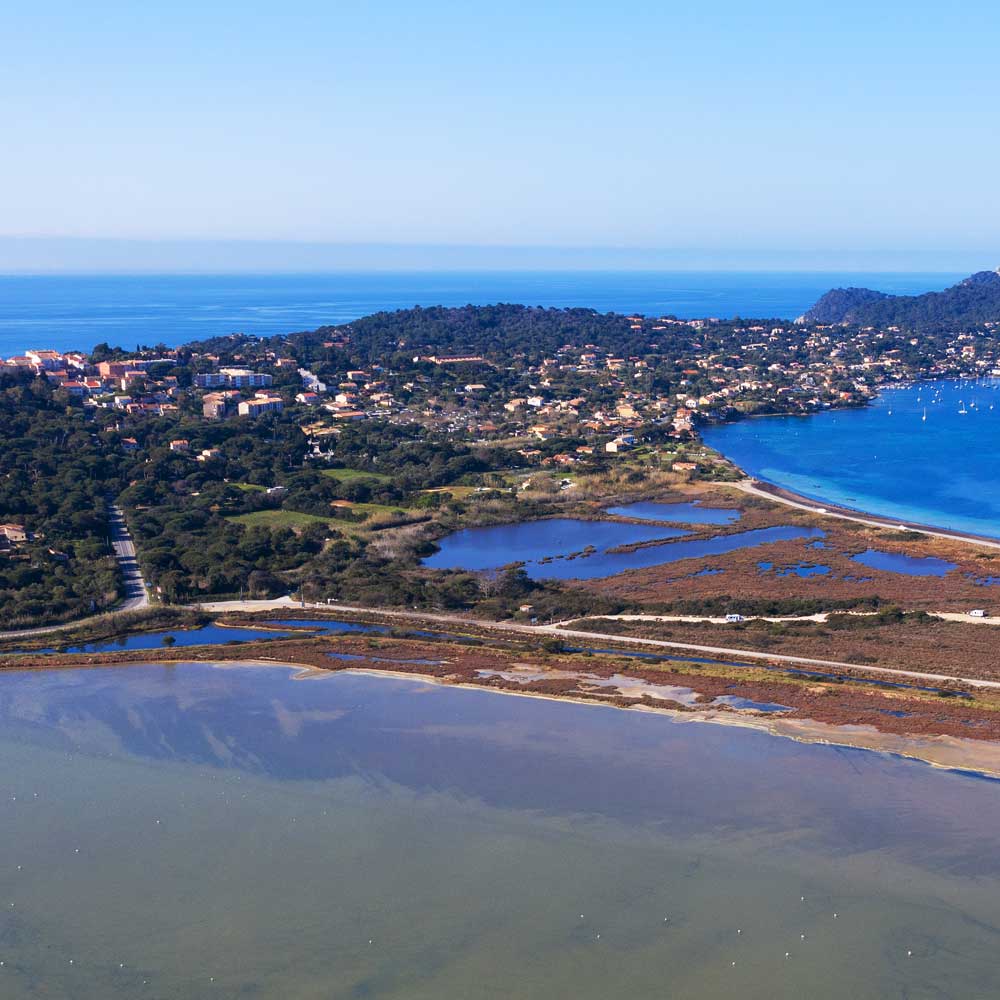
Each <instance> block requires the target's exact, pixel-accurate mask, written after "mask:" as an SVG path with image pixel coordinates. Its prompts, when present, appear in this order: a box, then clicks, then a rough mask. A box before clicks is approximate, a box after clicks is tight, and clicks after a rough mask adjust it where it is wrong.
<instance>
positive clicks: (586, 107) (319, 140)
mask: <svg viewBox="0 0 1000 1000" xmlns="http://www.w3.org/2000/svg"><path fill="white" fill-rule="evenodd" d="M17 6H18V7H19V8H20V9H17V10H16V11H7V12H6V13H5V14H4V16H3V19H2V31H3V38H4V43H3V60H2V61H0V94H2V95H3V96H2V97H0V101H2V103H3V115H2V119H0V120H2V123H3V133H4V143H3V145H4V148H5V152H4V154H3V156H0V192H2V193H0V238H2V237H53V236H57V237H90V238H94V237H98V238H116V239H135V240H143V241H145V240H156V241H163V240H168V241H175V242H173V243H171V245H175V246H177V247H178V250H177V253H178V254H179V255H180V257H183V254H184V250H183V247H184V246H187V245H188V243H187V241H200V240H216V241H218V240H221V241H231V240H253V241H264V242H265V243H267V242H269V241H295V242H298V243H313V244H324V243H348V244H355V243H365V244H376V245H385V244H420V245H427V244H461V245H473V246H486V247H503V246H517V247H529V248H531V247H534V248H538V247H569V248H589V247H602V248H639V249H643V248H657V249H658V250H662V251H665V252H666V253H667V257H668V258H670V259H673V258H671V257H670V255H671V254H673V255H674V256H676V255H677V254H678V253H680V254H681V258H682V257H683V254H684V253H685V252H687V251H688V250H689V249H693V250H695V251H696V252H697V253H701V254H703V255H705V254H707V259H708V260H709V262H711V258H712V255H713V254H717V255H718V257H719V259H720V260H725V261H727V262H729V263H730V264H731V265H733V266H740V264H741V263H744V264H746V265H748V266H753V265H754V264H756V263H758V262H762V261H767V260H777V259H779V258H781V259H783V258H782V255H785V256H787V255H789V254H791V255H792V258H793V259H799V260H801V262H802V264H803V266H813V265H818V264H820V263H821V262H824V261H825V262H828V263H829V264H830V265H831V266H834V267H836V266H845V265H846V266H850V265H851V263H858V264H861V265H862V266H869V267H877V266H879V264H880V263H881V264H883V265H885V266H887V267H899V266H903V267H905V266H921V267H927V268H929V269H933V268H940V269H952V268H955V269H963V268H964V267H965V265H966V263H967V262H969V261H971V260H972V259H973V258H975V259H976V260H979V261H980V263H981V264H982V266H984V267H985V266H991V267H993V266H996V265H997V264H998V263H1000V238H998V234H1000V183H998V181H997V163H998V162H1000V128H998V127H997V122H998V107H1000V60H998V58H997V51H996V46H997V39H998V37H1000V4H997V3H995V2H991V3H987V2H982V0H967V2H965V3H962V4H942V3H939V2H927V0H915V2H914V0H910V2H902V0H867V2H864V3H861V2H855V0H840V2H838V3H822V4H821V3H819V2H811V0H796V2H791V0H788V2H785V0H759V2H756V3H751V2H749V0H740V2H735V0H716V2H714V3H691V2H685V3H683V4H681V3H675V2H671V0H658V2H634V0H632V2H630V0H624V2H622V3H617V4H612V3H608V2H606V0H604V2H590V0H576V2H564V0H554V2H553V0H549V2H544V0H543V2H539V0H533V2H521V0H508V2H504V3H490V4H477V3H471V4H470V3H468V2H444V0H423V2H413V0H409V2H406V3H403V2H398V0H380V2H371V3H361V2H350V0H349V2H342V0H325V2H316V0H284V2H282V3H270V4H257V3H253V2H252V0H251V2H250V3H245V2H244V3H238V4H237V3H233V2H229V0H215V2H206V0H198V2H191V0H174V2H172V3H156V2H153V3H147V4H141V3H135V2H131V0H130V2H128V3H126V2H118V0H111V2H109V0H91V2H88V3H80V2H78V0H48V2H46V0H42V2H40V3H37V4H31V5H27V4H25V5H17ZM5 245H6V246H7V247H8V248H9V247H10V246H16V244H11V243H10V241H9V240H8V241H6V244H5ZM372 252H376V251H372ZM15 255H16V251H15ZM795 255H800V256H799V257H798V258H795ZM29 256H30V254H29ZM585 257H586V255H585V254H584V255H583V257H581V258H580V259H584V258H585ZM376 258H377V252H376ZM980 258H981V260H980ZM5 259H6V258H5ZM663 259H666V258H663ZM679 259H680V258H679Z"/></svg>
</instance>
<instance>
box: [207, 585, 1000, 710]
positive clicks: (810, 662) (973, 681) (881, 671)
mask: <svg viewBox="0 0 1000 1000" xmlns="http://www.w3.org/2000/svg"><path fill="white" fill-rule="evenodd" d="M191 607H193V608H195V609H196V610H200V611H220V612H221V611H278V610H284V611H287V610H288V609H289V608H305V609H309V610H315V611H334V612H344V613H347V614H366V615H381V616H382V617H383V618H389V619H392V620H396V621H406V622H414V623H420V622H424V623H427V622H433V623H435V624H441V625H449V626H452V627H455V626H460V627H461V626H465V627H468V626H474V627H476V628H482V629H493V630H496V631H498V632H515V633H517V634H519V635H529V636H535V637H536V638H537V637H538V636H539V635H543V636H544V635H549V636H552V635H554V636H558V637H559V638H561V639H565V638H572V639H586V640H587V641H588V642H589V643H591V644H593V643H594V642H601V643H612V644H614V643H620V644H624V643H627V644H629V645H638V646H649V647H652V649H670V650H678V651H680V652H683V653H691V654H699V655H700V654H704V653H709V654H711V655H712V656H727V657H734V658H737V659H741V660H762V661H766V662H768V663H779V664H780V663H787V664H789V665H790V666H796V667H817V668H820V669H821V670H824V671H831V670H832V671H834V672H838V673H839V672H842V671H854V672H855V673H861V674H871V675H873V676H878V677H886V676H888V677H898V678H900V679H902V680H905V681H907V682H910V681H921V682H933V683H935V684H943V683H947V682H949V681H955V680H960V681H962V682H963V683H964V684H968V685H969V686H970V687H978V688H991V689H997V690H1000V681H987V680H979V679H977V678H971V677H956V676H955V675H954V674H931V673H925V672H923V671H918V670H899V669H895V668H892V667H869V666H862V665H861V664H858V663H844V662H842V661H840V660H818V659H814V658H813V657H809V656H790V655H788V654H787V653H760V652H757V651H755V650H747V649H734V648H732V647H729V646H702V645H696V644H694V643H689V642H668V641H667V640H666V639H637V638H633V637H630V636H623V635H614V634H611V633H605V632H585V631H583V630H581V629H567V628H561V627H560V626H559V625H558V624H556V625H522V624H521V623H520V622H492V621H483V620H482V619H478V618H463V617H460V616H458V615H441V614H427V613H423V612H419V611H385V610H383V609H382V608H363V607H357V606H355V605H351V604H306V603H302V602H299V601H296V600H294V599H293V598H291V597H283V598H279V599H278V600H274V601H213V602H209V603H207V604H194V605H191Z"/></svg>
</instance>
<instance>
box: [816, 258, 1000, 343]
mask: <svg viewBox="0 0 1000 1000" xmlns="http://www.w3.org/2000/svg"><path fill="white" fill-rule="evenodd" d="M991 320H994V321H996V320H1000V271H979V272H978V273H976V274H973V275H972V276H971V277H969V278H966V279H965V280H964V281H960V282H959V283H958V284H957V285H953V286H952V287H951V288H946V289H945V290H944V291H943V292H927V293H926V294H924V295H886V294H885V293H884V292H875V291H872V290H871V289H870V288H834V289H833V290H832V291H829V292H827V293H826V295H824V296H823V297H822V298H821V299H820V300H819V301H818V302H817V303H816V304H815V305H814V306H813V307H812V308H811V309H810V310H809V311H808V312H807V313H805V314H804V315H803V316H800V317H799V320H798V322H800V323H853V324H858V325H861V326H899V327H903V328H908V329H921V328H928V327H938V326H946V325H955V324H975V323H984V322H988V321H991Z"/></svg>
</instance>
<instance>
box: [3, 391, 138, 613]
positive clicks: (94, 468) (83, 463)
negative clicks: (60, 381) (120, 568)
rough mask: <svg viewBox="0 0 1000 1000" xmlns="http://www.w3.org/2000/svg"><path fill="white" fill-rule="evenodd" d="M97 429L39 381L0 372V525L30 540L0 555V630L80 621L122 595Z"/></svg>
mask: <svg viewBox="0 0 1000 1000" xmlns="http://www.w3.org/2000/svg"><path fill="white" fill-rule="evenodd" d="M96 431H97V428H96V427H95V425H94V422H93V421H92V420H91V419H90V418H89V417H88V416H87V415H86V414H85V413H84V411H83V408H82V407H81V406H80V405H79V404H78V403H74V402H73V401H71V400H70V399H69V397H67V396H66V395H65V394H64V393H61V392H53V391H52V389H51V388H50V387H49V385H48V383H46V382H45V381H44V380H40V379H34V378H29V377H26V376H21V375H16V374H15V375H12V374H7V373H4V374H0V521H3V522H4V523H15V524H21V525H23V526H24V527H25V528H26V529H27V530H28V531H29V532H31V534H32V536H33V539H32V540H31V541H29V542H27V543H21V544H18V545H17V546H16V547H13V548H7V549H5V550H0V627H5V628H9V627H13V626H17V625H18V624H21V623H24V622H30V623H35V622H44V621H62V620H65V619H69V618H75V617H79V616H81V615H84V614H88V613H90V612H93V611H100V610H103V609H105V608H108V607H110V606H112V605H113V604H114V603H115V602H116V601H117V600H118V599H119V597H120V596H121V595H120V591H119V580H118V572H117V565H116V563H115V560H114V558H113V557H112V556H111V554H110V552H109V548H108V520H107V514H106V506H107V505H106V501H105V496H106V494H108V493H111V494H114V493H117V492H118V489H119V486H120V478H119V469H118V464H119V463H118V462H117V460H116V456H114V455H113V454H109V453H108V451H107V450H106V449H105V448H103V447H102V446H101V443H100V441H99V439H98V435H97V433H96Z"/></svg>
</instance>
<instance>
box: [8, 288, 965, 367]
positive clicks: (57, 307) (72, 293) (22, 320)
mask: <svg viewBox="0 0 1000 1000" xmlns="http://www.w3.org/2000/svg"><path fill="white" fill-rule="evenodd" d="M960 277H964V276H963V275H953V274H916V275H913V274H859V273H827V272H813V273H806V272H803V273H788V272H753V273H751V272H700V271H667V272H655V271H637V272H636V271H625V272H618V271H615V272H604V271H597V272H593V271H574V272H558V271H549V272H530V273H527V272H526V273H519V272H513V271H503V272H498V271H495V272H475V271H463V272H436V273H422V272H403V273H393V272H383V273H367V274H345V273H339V274H327V275H295V274H292V275H287V274H282V275H275V274H263V275H176V274H175V275H38V276H19V275H8V276H0V357H9V356H11V355H14V354H20V353H22V352H23V351H25V350H27V349H29V348H52V349H54V350H60V351H67V350H85V351H89V350H90V349H91V348H93V347H94V345H95V344H98V343H102V342H109V343H111V344H113V345H119V346H121V347H124V348H126V349H132V348H134V347H135V346H136V345H137V344H149V345H154V344H159V343H162V344H165V345H166V346H168V347H176V346H177V345H179V344H183V343H186V342H188V341H192V340H201V339H204V338H206V337H217V336H226V335H228V334H231V333H250V334H258V335H262V336H270V335H275V334H282V333H293V332H295V331H299V330H312V329H315V328H316V327H318V326H323V325H325V324H336V323H346V322H348V321H350V320H353V319H357V318H358V317H360V316H366V315H369V314H370V313H375V312H381V311H383V310H394V309H409V308H411V307H412V306H415V305H421V306H433V305H445V306H462V305H467V304H469V303H473V304H476V305H485V304H489V303H494V302H516V303H521V304H524V305H541V306H584V307H588V308H593V309H597V310H598V311H600V312H619V313H630V312H633V311H635V312H640V313H643V314H645V315H650V316H654V315H655V316H659V315H663V314H673V315H677V316H681V317H685V318H691V317H704V316H718V317H723V318H724V317H730V316H736V315H742V316H763V317H774V318H784V319H792V318H794V317H795V316H798V315H800V314H801V313H803V312H804V311H805V310H806V309H808V308H809V306H811V305H812V304H813V302H815V301H816V299H818V298H819V297H820V296H821V295H822V294H823V293H824V292H826V291H828V290H829V289H830V288H833V287H836V286H842V285H866V286H869V287H872V288H877V289H880V290H882V291H886V292H894V293H899V294H914V293H919V292H925V291H930V290H933V289H938V288H944V287H946V286H947V285H949V284H953V283H954V282H955V281H956V280H958V279H959V278H960Z"/></svg>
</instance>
